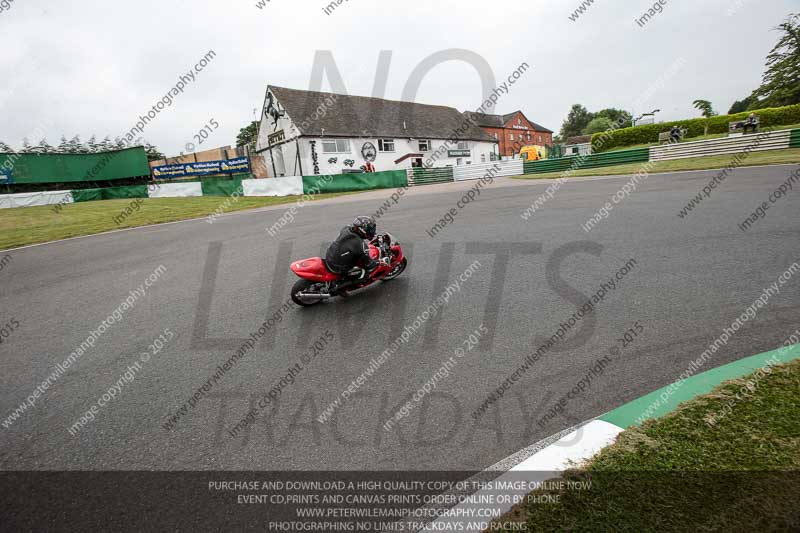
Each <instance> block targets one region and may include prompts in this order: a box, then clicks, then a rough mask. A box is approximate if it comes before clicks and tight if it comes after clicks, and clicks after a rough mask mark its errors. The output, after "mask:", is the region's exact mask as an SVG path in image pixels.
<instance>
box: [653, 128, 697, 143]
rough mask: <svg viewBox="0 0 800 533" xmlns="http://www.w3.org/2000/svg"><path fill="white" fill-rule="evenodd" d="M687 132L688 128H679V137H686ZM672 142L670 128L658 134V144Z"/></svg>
mask: <svg viewBox="0 0 800 533" xmlns="http://www.w3.org/2000/svg"><path fill="white" fill-rule="evenodd" d="M687 133H689V130H688V129H686V128H681V139H683V138H684V137H686V134H687ZM670 142H672V130H670V131H662V132H661V133H659V134H658V143H659V144H668V143H670Z"/></svg>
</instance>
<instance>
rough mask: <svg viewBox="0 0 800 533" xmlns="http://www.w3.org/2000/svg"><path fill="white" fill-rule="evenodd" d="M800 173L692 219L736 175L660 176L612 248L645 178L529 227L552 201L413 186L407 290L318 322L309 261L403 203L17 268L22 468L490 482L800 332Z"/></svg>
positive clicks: (367, 298) (0, 361)
mask: <svg viewBox="0 0 800 533" xmlns="http://www.w3.org/2000/svg"><path fill="white" fill-rule="evenodd" d="M797 170H798V165H786V166H772V167H758V168H740V169H738V170H735V171H734V172H732V173H731V174H730V175H729V176H727V178H726V179H725V181H724V182H723V183H721V184H719V185H718V186H715V187H714V188H713V191H712V192H711V193H710V194H709V195H707V197H704V198H703V199H702V201H701V202H697V203H696V205H694V207H693V209H692V210H691V211H690V212H688V213H687V212H683V216H679V213H682V211H681V210H684V211H685V206H686V205H687V204H688V203H689V202H691V201H692V199H694V198H695V197H696V196H697V195H698V194H702V193H703V191H704V187H707V186H708V184H709V182H710V180H713V178H714V176H715V175H716V174H718V171H701V172H686V173H673V174H654V175H651V176H650V177H649V178H648V179H646V180H643V181H641V182H640V183H638V184H637V187H636V190H635V192H633V193H631V194H628V195H625V196H624V199H622V200H621V201H620V202H619V203H615V204H614V207H613V210H610V211H609V210H606V215H607V216H606V217H605V218H603V219H602V220H600V221H599V222H598V223H596V224H593V225H592V227H591V229H590V231H586V229H585V228H584V225H585V223H586V221H587V220H589V219H590V218H591V217H593V216H595V214H596V213H598V211H600V210H601V209H602V208H603V206H604V205H605V204H607V203H608V202H612V198H613V197H614V196H615V195H616V194H617V193H618V192H619V191H620V190H621V188H622V187H623V186H624V184H625V183H626V182H627V181H628V180H629V177H624V176H621V177H598V178H585V179H574V180H570V181H567V182H565V183H564V184H563V185H561V186H560V187H559V188H558V190H557V191H556V192H555V194H553V195H552V197H551V198H548V199H547V201H546V202H544V203H541V202H540V207H538V208H537V209H536V211H535V213H533V214H532V215H530V210H529V209H528V208H529V207H530V206H531V205H532V204H533V203H534V202H535V201H536V199H537V198H539V197H540V196H541V195H542V194H543V193H544V191H546V190H547V187H548V186H549V185H551V184H552V183H553V182H551V181H545V180H541V181H537V180H514V179H495V180H494V182H493V183H492V184H490V185H486V186H484V187H482V188H481V189H480V194H479V196H478V197H477V198H476V199H475V200H474V201H471V202H469V203H466V204H464V202H461V203H460V204H459V201H460V199H461V198H462V197H464V195H465V194H466V193H467V192H468V191H469V190H470V189H471V188H472V187H473V184H472V183H468V182H467V183H456V184H447V185H433V186H427V187H418V188H412V189H411V190H409V191H408V192H407V193H406V194H404V195H403V196H402V198H400V199H399V201H398V202H397V203H396V204H393V205H392V206H391V208H390V209H388V211H385V212H384V213H383V214H382V216H381V218H380V220H379V230H381V231H389V232H391V233H392V234H393V235H394V236H395V237H396V238H397V239H398V240H399V241H400V242H401V243H402V244H403V246H404V249H405V251H406V253H407V255H408V256H409V257H410V266H409V268H408V270H407V271H406V272H405V273H404V274H403V275H402V276H401V277H400V278H398V279H397V280H395V281H392V282H391V283H385V284H380V285H378V286H375V287H372V288H370V289H367V290H365V291H362V292H357V293H354V294H353V295H352V296H351V297H350V298H348V299H346V300H341V299H338V300H334V301H331V302H327V303H325V304H322V305H318V306H316V307H313V308H308V309H301V308H298V307H296V306H294V305H292V304H291V302H290V301H289V290H290V288H291V286H292V284H293V283H294V281H295V278H294V276H293V275H292V274H291V272H290V271H289V265H290V263H291V261H293V260H297V259H303V258H306V257H310V256H315V255H319V254H320V253H321V251H324V248H325V246H326V245H327V243H329V242H330V241H331V240H332V239H333V238H334V237H335V236H336V234H337V233H338V231H339V229H340V228H341V227H342V226H344V225H346V224H348V223H349V222H351V220H352V219H353V217H354V216H356V215H362V214H366V215H369V214H372V213H374V212H375V211H376V210H377V209H379V208H380V207H381V205H382V204H383V202H384V201H385V200H386V199H387V198H389V197H390V195H391V194H392V193H393V192H394V191H391V190H384V191H373V192H369V193H365V194H359V195H353V196H345V197H340V198H335V199H330V200H322V201H319V202H311V203H307V204H306V205H304V206H303V207H302V208H301V209H298V210H297V213H296V214H295V216H294V221H293V222H292V223H291V224H288V225H286V226H285V227H283V228H282V229H281V230H280V231H279V232H278V233H277V234H276V235H275V236H271V235H270V234H269V233H268V232H267V229H268V228H270V227H272V226H273V225H274V224H275V223H276V222H277V221H278V220H280V219H281V217H282V216H283V215H284V213H285V212H286V210H287V209H289V207H290V206H289V205H284V206H276V207H270V208H265V209H259V210H254V211H246V212H239V213H233V214H230V215H226V216H222V217H220V218H217V219H216V220H215V221H214V222H213V223H212V224H210V223H208V221H207V220H205V219H202V220H193V221H186V222H179V223H170V224H165V225H160V226H151V227H145V228H138V229H132V230H125V231H120V232H114V233H109V234H103V235H96V236H89V237H85V238H77V239H71V240H66V241H61V242H56V243H50V244H45V245H39V246H32V247H27V248H22V249H17V250H10V251H7V252H0V261H3V262H2V265H3V268H2V270H0V325H2V324H6V323H8V324H12V325H13V326H14V327H13V328H10V329H11V330H12V331H9V332H8V334H7V335H5V336H4V337H3V338H2V343H0V369H1V371H0V409H1V411H0V421H2V425H1V426H0V464H1V465H2V468H3V469H5V470H37V469H59V470H61V469H66V470H140V469H148V470H149V469H152V470H315V471H319V470H349V471H352V470H371V471H378V470H431V471H436V470H439V471H441V470H459V471H466V470H480V469H483V468H486V467H488V466H490V465H492V464H494V463H496V462H498V461H500V460H502V459H503V458H505V457H507V456H508V455H510V454H513V453H515V452H516V451H518V450H520V449H521V448H525V447H526V446H529V445H531V444H532V443H534V442H536V441H538V440H540V439H543V438H545V437H547V436H549V435H552V434H554V433H557V432H559V431H562V430H564V429H566V428H568V427H570V426H573V425H574V424H577V423H580V422H583V421H585V420H588V419H591V418H592V417H595V416H598V415H600V414H602V413H605V412H607V411H610V410H612V409H614V408H615V407H618V406H619V405H622V404H623V403H626V402H628V401H630V400H633V399H635V398H638V397H640V396H643V395H645V394H647V393H649V392H651V391H653V390H656V389H659V388H661V387H664V386H666V385H669V384H670V383H672V382H673V381H675V380H676V379H678V377H679V375H680V374H681V373H682V372H684V371H685V369H686V368H687V367H689V365H690V364H691V363H692V361H695V360H697V359H698V357H699V356H700V354H701V353H703V352H705V351H706V350H708V348H709V345H711V344H712V343H714V342H715V341H716V340H717V339H719V338H720V336H721V335H722V334H723V333H724V332H725V328H729V327H730V325H731V324H732V323H733V322H734V321H736V320H737V318H740V317H742V315H743V314H745V316H746V320H745V321H743V322H742V323H741V325H740V327H739V328H737V330H736V331H735V332H733V333H732V334H731V335H727V342H726V343H725V344H724V345H720V346H719V347H718V348H719V349H718V350H716V351H715V353H713V354H712V355H711V357H709V358H707V359H708V360H707V362H705V365H707V366H705V367H704V368H703V369H702V370H708V369H711V368H714V367H716V366H719V365H722V364H725V363H729V362H732V361H736V360H739V359H742V358H744V357H747V356H750V355H753V354H758V353H763V352H767V351H770V350H773V349H775V348H777V347H779V346H780V345H781V344H782V343H783V342H784V340H785V339H786V338H788V337H789V336H790V335H792V334H793V333H794V332H795V331H797V330H798V327H800V324H798V317H800V271H795V272H792V265H795V264H800V263H799V262H800V209H798V205H800V204H798V197H797V195H798V194H800V191H798V189H800V186H798V185H797V184H795V186H794V189H792V190H790V191H787V192H786V194H785V195H784V196H783V198H776V199H775V201H773V200H772V198H773V197H774V196H772V195H774V191H776V190H779V188H780V187H781V185H782V184H783V183H785V182H787V180H788V179H790V176H791V175H792V174H793V173H794V172H797ZM704 196H705V195H704ZM618 197H619V196H618ZM764 202H767V203H769V209H767V210H763V209H762V211H764V214H763V216H758V217H756V220H755V221H754V222H751V223H748V224H746V229H742V227H741V226H742V223H743V222H744V221H745V220H748V219H749V218H750V217H751V215H752V214H753V213H754V212H757V209H758V208H759V206H762V204H763V203H764ZM451 209H455V210H456V215H455V216H451V217H450V218H452V221H449V220H448V221H447V224H442V226H443V229H441V230H440V231H437V232H435V236H434V237H431V235H430V233H429V231H428V230H430V229H431V228H432V227H433V226H434V225H436V224H437V223H439V222H440V221H441V219H442V217H444V216H445V214H447V213H451V211H450V210H451ZM526 210H528V213H529V216H527V217H523V216H522V215H523V213H525V212H526ZM5 257H9V258H10V259H8V260H4V258H5ZM467 273H469V274H468V275H467ZM778 280H782V281H781V282H778ZM776 283H778V285H777V287H776V289H775V290H774V291H773V290H771V289H770V288H771V287H772V286H773V284H776ZM768 290H769V297H768V298H766V301H764V302H763V305H762V306H758V308H757V309H753V312H752V313H749V315H748V314H747V313H748V308H751V306H753V303H754V301H755V300H756V299H759V298H760V297H761V296H762V295H764V294H765V291H768ZM444 295H446V298H445V297H444ZM287 301H288V304H287ZM432 307H435V309H434V310H433V311H431V308H432ZM750 315H751V316H750ZM101 330H102V331H101ZM90 339H91V341H90ZM398 339H400V341H399V340H398ZM390 348H391V349H390ZM79 352H80V353H79ZM702 370H699V371H702ZM580 384H582V386H581V387H578V386H579V385H580ZM45 385H46V386H45ZM576 388H577V390H579V392H578V393H576V394H572V395H570V397H569V399H568V401H566V402H564V403H563V405H560V404H559V400H561V399H562V398H564V397H565V395H567V394H568V393H570V391H573V390H576ZM337 401H338V403H337ZM332 405H335V408H333V409H331V406H332ZM556 405H560V407H559V408H558V409H555V408H554V406H556ZM390 420H391V421H392V423H390V424H387V422H389V421H390Z"/></svg>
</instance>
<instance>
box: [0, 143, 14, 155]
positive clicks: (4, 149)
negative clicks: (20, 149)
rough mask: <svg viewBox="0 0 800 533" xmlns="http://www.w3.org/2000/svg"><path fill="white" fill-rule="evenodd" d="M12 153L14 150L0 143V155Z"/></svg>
mask: <svg viewBox="0 0 800 533" xmlns="http://www.w3.org/2000/svg"><path fill="white" fill-rule="evenodd" d="M12 153H14V149H13V148H11V147H10V146H9V145H7V144H6V143H4V142H3V141H0V154H12Z"/></svg>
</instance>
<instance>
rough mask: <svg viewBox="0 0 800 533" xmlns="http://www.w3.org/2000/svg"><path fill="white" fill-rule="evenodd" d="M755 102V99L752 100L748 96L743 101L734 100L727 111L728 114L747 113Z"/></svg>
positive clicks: (751, 97)
mask: <svg viewBox="0 0 800 533" xmlns="http://www.w3.org/2000/svg"><path fill="white" fill-rule="evenodd" d="M755 100H756V99H755V98H753V96H752V95H750V96H748V97H747V98H745V99H744V100H736V101H735V102H734V103H733V105H732V106H731V108H730V109H729V110H728V114H729V115H735V114H736V113H743V112H745V111H747V110H748V109H749V108H750V106H751V105H752V104H753V102H754V101H755Z"/></svg>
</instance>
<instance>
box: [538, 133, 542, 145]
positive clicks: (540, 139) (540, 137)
mask: <svg viewBox="0 0 800 533" xmlns="http://www.w3.org/2000/svg"><path fill="white" fill-rule="evenodd" d="M539 144H542V136H541V135H539Z"/></svg>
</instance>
